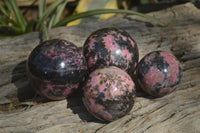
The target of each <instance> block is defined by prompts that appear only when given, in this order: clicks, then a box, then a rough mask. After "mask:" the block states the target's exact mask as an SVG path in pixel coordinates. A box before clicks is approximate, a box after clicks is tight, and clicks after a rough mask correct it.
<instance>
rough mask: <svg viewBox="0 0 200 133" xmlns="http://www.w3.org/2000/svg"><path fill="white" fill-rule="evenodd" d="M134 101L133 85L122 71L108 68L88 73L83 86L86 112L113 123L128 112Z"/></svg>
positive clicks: (111, 67) (112, 67)
mask: <svg viewBox="0 0 200 133" xmlns="http://www.w3.org/2000/svg"><path fill="white" fill-rule="evenodd" d="M134 100H135V84H134V82H133V81H132V79H131V77H130V76H129V75H128V74H127V73H126V72H125V71H123V70H122V69H120V68H117V67H114V66H110V67H104V68H99V69H96V70H95V71H93V72H92V73H90V75H89V77H88V79H87V80H86V83H85V85H84V86H83V103H84V105H85V107H86V108H87V110H88V111H89V112H90V113H91V114H92V115H93V116H95V117H96V118H98V119H100V120H103V121H114V120H116V119H118V118H121V117H123V116H125V115H126V114H127V113H129V112H130V110H131V109H132V107H133V105H134Z"/></svg>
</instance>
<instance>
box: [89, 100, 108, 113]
mask: <svg viewBox="0 0 200 133" xmlns="http://www.w3.org/2000/svg"><path fill="white" fill-rule="evenodd" d="M89 102H90V105H89V108H90V110H91V111H92V112H94V113H98V112H99V111H100V110H103V109H105V107H104V106H102V105H100V104H96V103H95V100H94V99H92V98H90V99H89Z"/></svg>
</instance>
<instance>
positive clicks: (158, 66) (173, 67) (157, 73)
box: [136, 51, 182, 97]
mask: <svg viewBox="0 0 200 133" xmlns="http://www.w3.org/2000/svg"><path fill="white" fill-rule="evenodd" d="M136 75H137V80H138V82H139V85H140V87H141V88H142V89H143V90H144V91H145V92H147V93H148V94H150V95H152V96H155V97H162V96H165V95H167V94H169V93H171V92H172V91H174V90H175V89H176V87H177V85H178V84H179V83H180V81H181V77H182V69H181V64H180V63H179V61H178V60H177V59H176V57H175V56H174V55H172V54H171V53H169V52H166V51H153V52H150V53H149V54H147V55H145V56H144V57H143V59H142V60H141V61H140V62H139V63H138V66H137V69H136Z"/></svg>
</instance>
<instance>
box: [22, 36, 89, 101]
mask: <svg viewBox="0 0 200 133" xmlns="http://www.w3.org/2000/svg"><path fill="white" fill-rule="evenodd" d="M26 69H27V76H28V79H29V82H30V85H31V86H32V87H33V89H35V91H36V92H37V93H38V94H39V95H41V96H43V97H46V98H48V99H52V100H60V99H63V98H65V97H67V96H68V95H70V94H71V93H72V92H74V91H75V90H76V89H77V88H78V87H79V84H80V83H81V82H82V81H83V80H84V78H85V76H86V74H87V65H86V61H85V58H84V56H83V53H82V51H81V50H79V49H78V48H77V47H76V46H75V45H74V44H72V43H71V42H69V41H66V40H59V39H54V40H48V41H45V42H43V43H41V44H39V45H38V46H37V47H35V48H34V49H33V51H32V52H31V54H30V55H29V58H28V61H27V65H26Z"/></svg>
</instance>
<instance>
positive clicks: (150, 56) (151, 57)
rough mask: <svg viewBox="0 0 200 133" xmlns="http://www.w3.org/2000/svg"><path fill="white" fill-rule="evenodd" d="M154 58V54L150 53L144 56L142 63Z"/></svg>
mask: <svg viewBox="0 0 200 133" xmlns="http://www.w3.org/2000/svg"><path fill="white" fill-rule="evenodd" d="M155 56H156V54H155V53H151V54H150V55H149V56H146V57H145V59H144V61H145V62H147V61H150V60H151V59H153V58H154V57H155Z"/></svg>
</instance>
